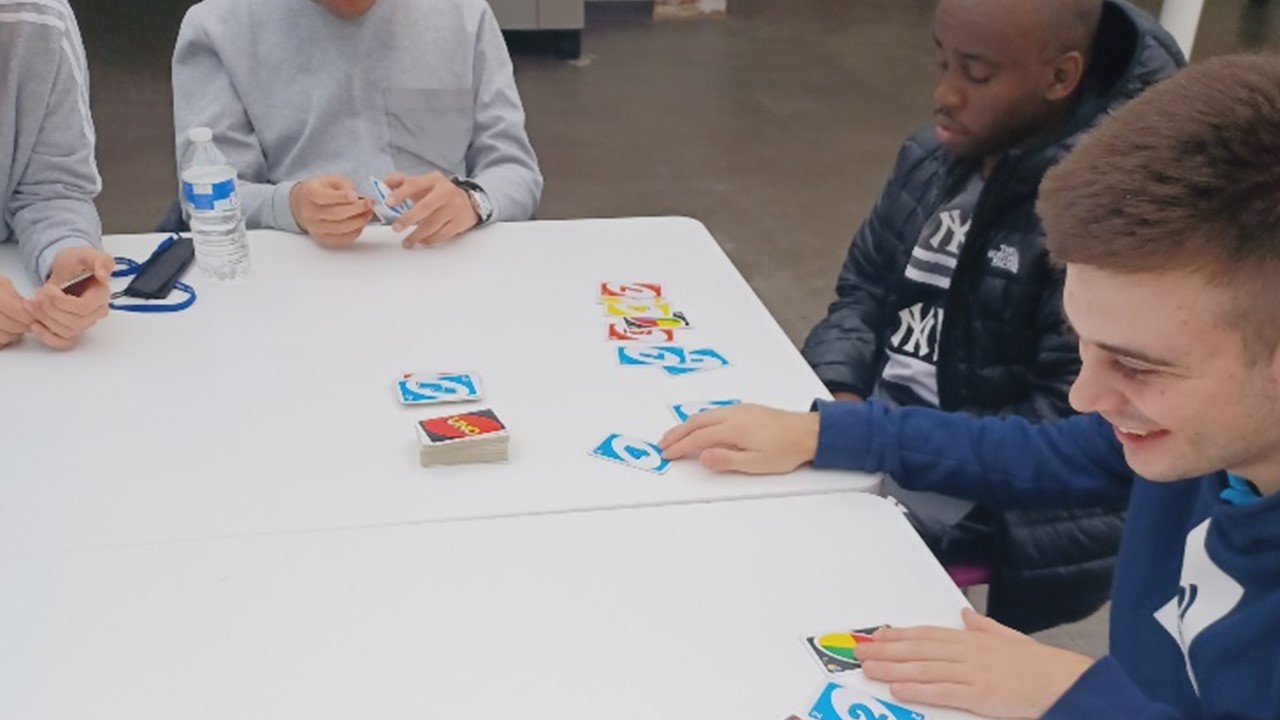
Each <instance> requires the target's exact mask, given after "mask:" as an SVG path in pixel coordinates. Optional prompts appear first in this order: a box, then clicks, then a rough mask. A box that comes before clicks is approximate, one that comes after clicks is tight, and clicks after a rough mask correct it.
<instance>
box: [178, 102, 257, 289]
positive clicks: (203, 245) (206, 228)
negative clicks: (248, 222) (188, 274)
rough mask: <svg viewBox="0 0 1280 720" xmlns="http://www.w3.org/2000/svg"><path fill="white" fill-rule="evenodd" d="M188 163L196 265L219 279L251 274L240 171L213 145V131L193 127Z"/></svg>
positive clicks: (185, 179) (185, 175)
mask: <svg viewBox="0 0 1280 720" xmlns="http://www.w3.org/2000/svg"><path fill="white" fill-rule="evenodd" d="M187 139H188V140H190V141H191V147H190V148H188V149H187V154H186V155H185V156H184V157H183V158H182V171H181V173H180V177H181V179H182V205H183V208H184V209H185V210H186V212H187V217H188V221H189V222H190V224H191V239H192V242H193V244H194V245H195V250H196V266H197V267H199V268H200V270H201V271H202V272H203V273H204V274H205V275H206V276H208V277H212V278H214V279H216V280H241V279H243V278H244V277H245V276H246V275H248V274H249V239H248V237H247V236H246V235H245V231H244V215H243V214H242V213H241V212H240V197H239V195H238V194H237V193H236V170H235V168H234V167H232V166H231V163H230V162H228V161H227V158H226V156H225V155H223V154H222V153H221V152H220V151H219V150H218V147H217V146H216V145H214V144H213V131H212V130H210V129H209V128H207V127H198V128H192V129H191V131H190V132H188V133H187Z"/></svg>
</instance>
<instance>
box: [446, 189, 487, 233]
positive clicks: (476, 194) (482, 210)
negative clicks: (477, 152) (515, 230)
mask: <svg viewBox="0 0 1280 720" xmlns="http://www.w3.org/2000/svg"><path fill="white" fill-rule="evenodd" d="M452 180H453V184H454V185H457V186H458V187H460V188H462V189H463V190H464V191H466V193H467V198H468V199H469V200H471V209H472V210H475V211H476V216H477V217H479V218H480V222H479V223H478V224H480V225H484V224H486V223H488V222H489V221H490V220H492V219H493V203H491V202H489V194H488V193H486V192H485V191H484V188H482V187H480V186H479V185H477V184H476V183H475V181H473V180H468V179H466V178H459V177H456V178H452Z"/></svg>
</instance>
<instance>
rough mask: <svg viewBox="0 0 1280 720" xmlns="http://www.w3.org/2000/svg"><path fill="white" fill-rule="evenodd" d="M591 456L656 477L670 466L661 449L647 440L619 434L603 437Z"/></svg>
mask: <svg viewBox="0 0 1280 720" xmlns="http://www.w3.org/2000/svg"><path fill="white" fill-rule="evenodd" d="M591 456H592V457H597V458H600V459H601V460H608V461H609V462H615V463H618V464H620V465H626V466H627V467H630V468H635V469H636V470H644V471H646V472H651V473H656V474H658V475H661V474H663V473H665V472H666V471H667V468H668V467H670V466H671V461H670V460H667V459H666V458H664V457H662V448H659V447H658V446H657V445H655V444H654V443H651V442H649V441H647V440H640V439H638V438H634V437H628V436H626V435H622V434H620V433H610V434H608V435H607V436H605V438H604V440H602V441H600V444H598V445H596V446H595V448H594V449H592V450H591Z"/></svg>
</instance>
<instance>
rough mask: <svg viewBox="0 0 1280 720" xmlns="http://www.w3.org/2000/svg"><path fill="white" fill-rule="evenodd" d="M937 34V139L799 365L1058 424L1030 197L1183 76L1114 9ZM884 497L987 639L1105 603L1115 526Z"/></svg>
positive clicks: (875, 228) (1033, 7)
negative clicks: (1080, 147)
mask: <svg viewBox="0 0 1280 720" xmlns="http://www.w3.org/2000/svg"><path fill="white" fill-rule="evenodd" d="M934 27H935V41H936V43H937V46H938V58H939V72H940V75H939V79H938V84H937V87H936V89H935V91H934V102H935V106H936V108H937V109H936V110H935V116H936V124H935V125H934V126H931V127H928V128H926V129H923V130H921V131H919V132H917V133H916V134H915V135H913V136H912V137H911V138H909V139H908V140H907V142H906V144H905V145H904V146H903V148H902V150H901V151H900V153H899V155H898V160H897V165H896V166H895V168H894V170H893V174H892V175H891V176H890V177H889V181H888V183H887V185H886V186H885V188H884V191H883V192H882V194H881V196H880V198H879V200H878V201H877V203H876V206H875V208H874V209H873V210H872V213H871V216H870V217H869V218H868V219H867V221H866V222H865V223H864V224H863V226H862V227H861V228H860V229H859V231H858V234H857V235H856V236H855V238H854V240H853V244H852V246H851V247H850V249H849V254H848V257H847V258H846V260H845V263H844V267H843V269H842V270H841V273H840V278H839V281H838V282H837V285H836V293H837V295H838V299H837V300H836V301H835V302H834V303H832V304H831V307H830V309H829V310H828V314H827V317H826V318H825V319H823V320H822V321H821V322H820V323H818V325H817V326H816V327H815V328H814V329H813V331H812V332H811V333H810V334H809V338H808V340H807V341H806V342H805V346H804V356H805V358H806V359H807V360H808V361H809V364H810V365H812V366H813V368H814V371H815V372H816V373H817V374H818V377H820V378H821V379H822V381H823V382H824V383H825V384H826V385H827V387H828V388H829V389H830V390H831V392H832V393H833V394H834V395H835V397H836V398H837V399H842V400H859V399H861V398H865V397H870V396H873V395H874V396H875V397H877V398H879V399H881V400H883V401H885V402H889V403H893V404H897V405H931V406H934V407H939V408H942V409H944V410H950V411H957V410H958V411H967V412H971V413H974V414H977V415H1021V416H1023V417H1026V418H1029V419H1034V420H1038V419H1052V418H1058V417H1062V416H1064V415H1067V414H1069V413H1070V412H1071V410H1070V407H1069V406H1068V403H1067V389H1068V387H1069V386H1070V385H1071V382H1072V381H1073V380H1074V379H1075V376H1076V373H1077V372H1078V370H1079V363H1080V360H1079V357H1078V355H1077V352H1076V340H1075V337H1074V336H1073V335H1072V333H1071V331H1070V329H1069V328H1068V327H1067V326H1066V324H1065V322H1064V320H1063V316H1062V312H1061V307H1060V305H1061V294H1062V274H1061V272H1060V271H1059V270H1058V269H1055V268H1054V267H1052V266H1051V264H1050V262H1049V258H1048V254H1047V252H1046V250H1045V248H1044V243H1043V231H1042V229H1041V227H1040V221H1039V219H1038V218H1037V217H1036V215H1035V207H1034V206H1035V201H1036V194H1037V190H1038V187H1039V185H1040V180H1041V178H1043V177H1044V174H1045V172H1046V171H1047V170H1048V169H1049V168H1050V167H1052V166H1053V165H1054V164H1056V163H1057V162H1058V161H1059V160H1061V159H1062V158H1063V157H1064V156H1065V155H1066V154H1067V153H1068V152H1070V150H1071V148H1072V147H1073V146H1074V145H1075V143H1076V141H1077V140H1078V139H1079V138H1080V137H1081V136H1082V134H1083V133H1085V132H1088V130H1089V129H1090V128H1092V127H1093V126H1094V125H1095V124H1096V123H1097V122H1099V121H1100V120H1101V119H1102V118H1103V117H1105V116H1106V114H1107V113H1108V112H1109V111H1110V110H1111V109H1113V108H1115V107H1118V106H1119V105H1120V104H1122V103H1124V102H1126V101H1128V100H1130V99H1132V98H1134V97H1136V96H1137V95H1138V94H1139V93H1141V92H1142V91H1143V90H1144V89H1146V88H1147V87H1150V86H1151V85H1153V84H1155V83H1156V82H1158V81H1160V80H1163V79H1165V78H1167V77H1169V76H1170V75H1172V74H1173V73H1174V72H1176V71H1177V69H1178V68H1179V67H1181V66H1182V65H1184V64H1185V60H1184V58H1183V56H1182V53H1181V52H1180V51H1179V50H1178V48H1177V44H1176V43H1175V41H1174V40H1173V38H1172V37H1170V36H1169V35H1168V34H1167V33H1165V32H1164V31H1163V30H1162V29H1161V28H1160V27H1159V26H1158V25H1157V24H1156V23H1155V21H1154V20H1153V19H1152V18H1151V17H1149V16H1148V15H1146V14H1145V13H1143V12H1142V11H1140V10H1138V9H1136V8H1134V7H1133V6H1131V5H1129V4H1128V3H1127V2H1124V1H1123V0H942V2H941V3H940V4H939V7H938V11H937V15H936V18H935V26H934ZM886 485H887V492H888V494H890V495H892V496H894V497H896V498H897V499H898V500H899V501H900V502H901V503H902V504H903V505H904V506H905V507H906V508H907V510H908V516H909V518H910V519H911V520H912V522H913V524H914V525H915V526H916V528H917V529H918V530H919V531H920V533H921V535H922V536H923V537H924V538H925V541H926V542H927V543H928V544H929V545H930V547H931V548H932V549H933V551H934V552H935V553H936V554H937V555H938V557H939V559H941V560H942V561H943V562H944V563H947V564H955V563H965V562H974V561H980V562H982V563H984V564H987V563H990V564H992V565H993V569H994V576H993V578H992V582H991V593H990V596H989V603H988V608H987V610H988V613H989V614H990V615H991V616H992V617H994V618H996V619H997V620H999V621H1001V622H1003V623H1005V624H1007V625H1011V626H1013V627H1015V628H1018V629H1019V630H1022V631H1024V632H1034V631H1037V630H1041V629H1044V628H1047V627H1051V626H1053V625H1056V624H1060V623H1062V622H1069V621H1073V620H1077V619H1080V618H1082V617H1085V616H1087V615H1088V614H1090V613H1091V612H1093V611H1094V610H1096V609H1097V608H1098V607H1099V606H1100V605H1101V604H1102V602H1103V601H1105V599H1106V597H1107V596H1108V593H1109V591H1110V583H1111V570H1112V565H1113V563H1114V556H1115V553H1116V550H1117V547H1118V545H1119V538H1120V531H1121V526H1122V524H1123V512H1124V508H1119V507H1113V508H1098V509H1095V510H1090V511H1062V512H1047V513H1025V512H1019V513H995V512H993V511H990V510H988V509H986V508H982V507H974V506H973V505H972V504H969V503H965V502H961V501H959V500H956V499H953V498H947V497H943V496H938V495H925V494H920V493H910V492H907V491H905V490H902V489H901V488H899V487H897V485H896V483H893V482H892V480H889V481H888V482H887V483H886Z"/></svg>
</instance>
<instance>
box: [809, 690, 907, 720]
mask: <svg viewBox="0 0 1280 720" xmlns="http://www.w3.org/2000/svg"><path fill="white" fill-rule="evenodd" d="M809 718H810V720H864V718H883V719H884V720H926V716H925V714H924V713H922V712H919V711H917V710H912V709H910V708H906V707H903V706H901V705H898V704H895V703H891V702H889V701H887V700H881V699H880V698H878V697H875V696H874V695H871V694H870V693H868V692H866V691H863V690H858V689H855V688H851V687H847V686H844V685H840V684H838V683H833V682H829V683H827V686H826V687H824V688H823V689H822V693H821V694H819V695H818V699H817V700H815V701H814V703H813V707H811V708H809Z"/></svg>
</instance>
